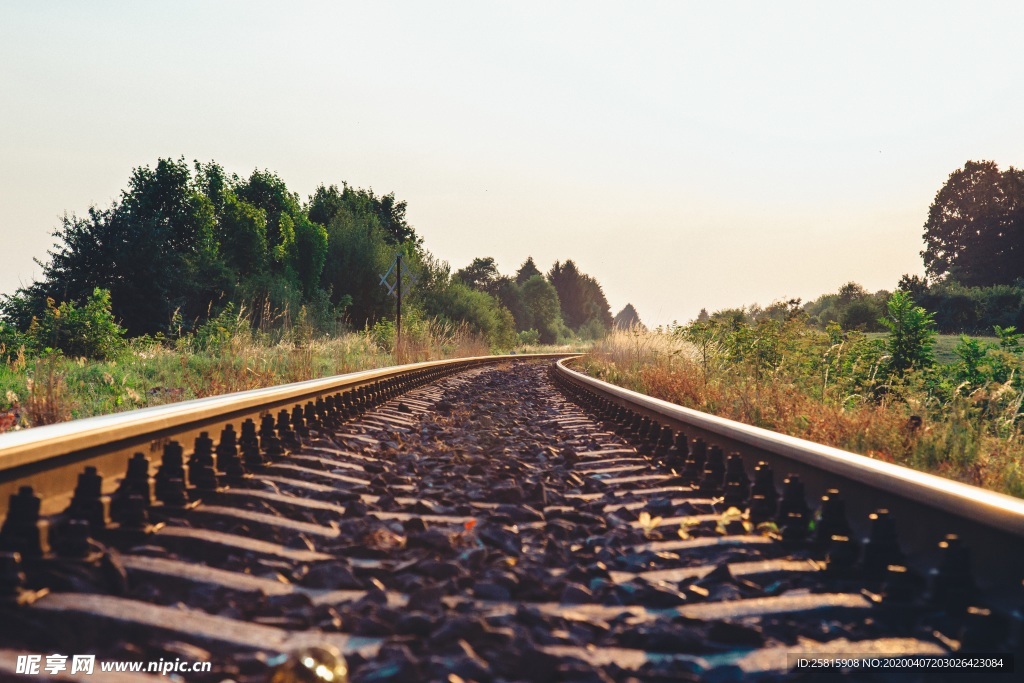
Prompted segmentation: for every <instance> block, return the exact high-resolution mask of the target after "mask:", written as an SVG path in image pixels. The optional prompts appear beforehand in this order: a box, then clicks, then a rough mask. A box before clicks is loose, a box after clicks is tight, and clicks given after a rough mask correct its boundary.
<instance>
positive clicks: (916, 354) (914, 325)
mask: <svg viewBox="0 0 1024 683" xmlns="http://www.w3.org/2000/svg"><path fill="white" fill-rule="evenodd" d="M886 309H887V312H886V315H885V316H884V317H882V318H881V320H880V321H879V322H881V324H882V325H884V326H885V328H886V329H888V330H889V336H888V339H887V340H886V347H887V349H888V352H889V367H890V369H891V370H892V372H893V373H894V374H896V375H898V376H901V375H903V374H904V373H906V372H907V371H908V370H914V369H919V368H924V367H928V366H930V365H931V364H932V363H933V362H934V359H933V358H932V347H933V346H934V344H935V329H934V328H935V321H934V320H933V316H932V314H931V313H929V312H928V311H926V310H925V309H923V308H921V307H920V306H915V305H914V300H913V299H911V298H910V295H909V294H907V293H906V292H900V291H897V292H893V294H892V296H890V297H889V301H888V302H887V304H886Z"/></svg>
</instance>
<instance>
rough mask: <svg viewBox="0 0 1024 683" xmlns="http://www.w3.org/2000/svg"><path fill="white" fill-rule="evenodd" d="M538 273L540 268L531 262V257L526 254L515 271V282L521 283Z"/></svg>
mask: <svg viewBox="0 0 1024 683" xmlns="http://www.w3.org/2000/svg"><path fill="white" fill-rule="evenodd" d="M540 274H541V272H540V268H538V267H537V264H536V263H534V262H533V257H532V256H527V257H526V260H525V261H523V265H521V266H519V270H517V271H516V284H517V285H523V284H525V283H526V281H527V280H529V279H530V278H531V277H533V276H534V275H540Z"/></svg>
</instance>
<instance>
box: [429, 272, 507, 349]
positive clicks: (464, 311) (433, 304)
mask: <svg viewBox="0 0 1024 683" xmlns="http://www.w3.org/2000/svg"><path fill="white" fill-rule="evenodd" d="M423 304H424V307H425V308H426V310H427V313H428V314H430V315H433V316H436V317H438V318H440V319H441V320H446V321H449V322H453V323H458V322H465V323H467V324H468V325H469V327H470V329H471V330H472V331H473V332H477V333H479V334H482V335H484V337H486V338H487V341H488V343H490V344H491V346H493V347H496V348H509V347H511V346H512V345H513V344H515V340H516V336H515V321H514V320H513V319H512V314H511V313H509V312H508V309H506V308H505V307H504V306H502V305H501V304H499V303H498V302H497V300H496V299H495V298H494V297H493V296H491V295H490V294H487V293H486V292H481V291H478V290H475V289H471V288H470V287H468V286H466V285H464V284H462V283H461V282H451V283H449V284H448V286H446V287H444V288H443V289H441V290H439V291H433V292H426V293H425V294H424V296H423Z"/></svg>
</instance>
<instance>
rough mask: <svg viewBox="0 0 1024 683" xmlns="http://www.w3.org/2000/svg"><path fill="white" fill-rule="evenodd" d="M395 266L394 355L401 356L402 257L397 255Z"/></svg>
mask: <svg viewBox="0 0 1024 683" xmlns="http://www.w3.org/2000/svg"><path fill="white" fill-rule="evenodd" d="M396 265H397V266H398V278H397V279H396V281H395V287H396V288H397V290H398V305H397V306H396V312H395V355H396V356H398V355H399V354H401V348H402V255H401V254H398V257H397V258H396ZM399 362H401V361H400V360H399Z"/></svg>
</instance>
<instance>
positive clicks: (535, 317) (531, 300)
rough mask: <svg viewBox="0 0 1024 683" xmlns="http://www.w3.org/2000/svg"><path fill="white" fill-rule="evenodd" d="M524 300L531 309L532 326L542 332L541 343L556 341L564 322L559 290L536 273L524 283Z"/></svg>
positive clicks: (528, 308) (528, 309)
mask: <svg viewBox="0 0 1024 683" xmlns="http://www.w3.org/2000/svg"><path fill="white" fill-rule="evenodd" d="M523 302H524V304H525V305H526V310H527V311H529V315H530V327H531V328H532V329H535V330H537V332H539V333H540V341H541V343H543V344H553V343H555V341H557V340H558V332H559V327H560V326H561V322H562V319H561V316H560V314H559V311H560V306H559V303H558V291H557V290H556V289H555V288H554V286H552V284H551V283H550V282H548V281H547V280H545V279H544V276H543V275H534V276H533V277H531V278H530V279H529V280H527V281H526V282H524V283H523Z"/></svg>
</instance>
